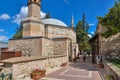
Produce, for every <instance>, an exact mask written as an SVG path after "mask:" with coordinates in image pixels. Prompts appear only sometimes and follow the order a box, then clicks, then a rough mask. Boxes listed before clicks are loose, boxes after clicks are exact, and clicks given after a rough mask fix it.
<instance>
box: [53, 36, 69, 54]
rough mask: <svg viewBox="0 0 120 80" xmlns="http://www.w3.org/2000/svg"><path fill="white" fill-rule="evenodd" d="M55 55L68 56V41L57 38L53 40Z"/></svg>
mask: <svg viewBox="0 0 120 80" xmlns="http://www.w3.org/2000/svg"><path fill="white" fill-rule="evenodd" d="M53 41H54V42H53V54H54V55H62V54H67V50H68V49H67V39H62V38H56V39H54V40H53Z"/></svg>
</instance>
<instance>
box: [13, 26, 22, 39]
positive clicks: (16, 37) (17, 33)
mask: <svg viewBox="0 0 120 80" xmlns="http://www.w3.org/2000/svg"><path fill="white" fill-rule="evenodd" d="M22 32H23V26H22V24H21V25H20V27H19V28H17V29H16V33H15V34H14V35H13V38H14V39H19V38H22Z"/></svg>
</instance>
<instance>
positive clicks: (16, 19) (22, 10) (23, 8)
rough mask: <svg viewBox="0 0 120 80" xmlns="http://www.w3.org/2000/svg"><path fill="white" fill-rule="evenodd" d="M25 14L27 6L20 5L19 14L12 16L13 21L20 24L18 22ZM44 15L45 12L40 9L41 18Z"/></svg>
mask: <svg viewBox="0 0 120 80" xmlns="http://www.w3.org/2000/svg"><path fill="white" fill-rule="evenodd" d="M27 14H28V7H27V6H23V7H21V9H20V12H19V14H17V15H16V16H14V20H13V22H14V23H17V24H20V22H21V21H22V20H24V19H25V18H26V17H27ZM45 15H46V13H44V12H42V11H41V18H44V17H45Z"/></svg>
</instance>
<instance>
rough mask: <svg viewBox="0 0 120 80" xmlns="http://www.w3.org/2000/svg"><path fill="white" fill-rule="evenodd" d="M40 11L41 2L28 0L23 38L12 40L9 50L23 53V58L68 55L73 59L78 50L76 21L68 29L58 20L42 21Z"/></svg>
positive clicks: (23, 23) (23, 24) (72, 21)
mask: <svg viewBox="0 0 120 80" xmlns="http://www.w3.org/2000/svg"><path fill="white" fill-rule="evenodd" d="M40 11H41V0H28V14H27V18H26V19H24V20H23V21H22V22H21V23H22V26H23V34H22V35H23V37H22V38H21V39H10V41H9V50H10V51H21V52H22V56H49V55H68V56H69V58H72V55H74V54H75V53H76V52H77V50H78V46H77V43H76V32H75V31H74V19H73V18H72V20H71V26H70V27H68V26H67V25H66V24H65V23H64V22H62V21H61V20H58V19H52V18H49V19H41V16H40ZM74 56H75V55H74Z"/></svg>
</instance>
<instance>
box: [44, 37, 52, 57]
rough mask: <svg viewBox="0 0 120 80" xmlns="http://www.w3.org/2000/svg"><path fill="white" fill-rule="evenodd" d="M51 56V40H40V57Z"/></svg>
mask: <svg viewBox="0 0 120 80" xmlns="http://www.w3.org/2000/svg"><path fill="white" fill-rule="evenodd" d="M48 55H53V40H52V39H47V38H42V56H48Z"/></svg>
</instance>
